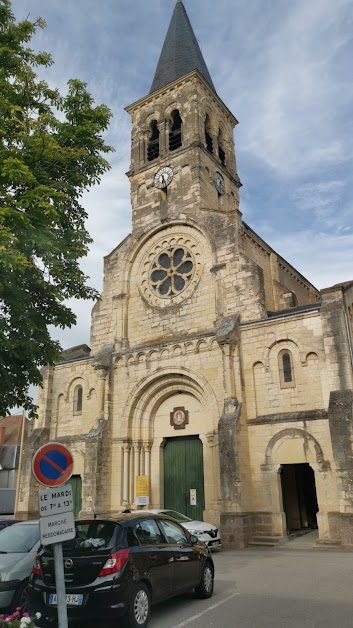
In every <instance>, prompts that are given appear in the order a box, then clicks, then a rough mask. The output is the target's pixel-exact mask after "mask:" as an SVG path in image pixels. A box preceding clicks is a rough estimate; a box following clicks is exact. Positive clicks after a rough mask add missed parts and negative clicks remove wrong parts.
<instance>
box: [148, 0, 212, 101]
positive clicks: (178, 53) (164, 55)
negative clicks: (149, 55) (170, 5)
mask: <svg viewBox="0 0 353 628" xmlns="http://www.w3.org/2000/svg"><path fill="white" fill-rule="evenodd" d="M192 70H198V71H199V72H200V74H201V75H202V76H203V78H204V79H206V81H207V82H208V83H209V84H210V85H211V87H212V88H213V89H215V88H214V85H213V83H212V79H211V76H210V73H209V71H208V69H207V66H206V63H205V60H204V58H203V56H202V52H201V50H200V47H199V44H198V43H197V39H196V37H195V34H194V31H193V29H192V26H191V24H190V20H189V18H188V15H187V13H186V10H185V7H184V5H183V2H182V0H177V2H176V5H175V9H174V13H173V17H172V20H171V22H170V25H169V29H168V32H167V36H166V38H165V41H164V44H163V48H162V52H161V56H160V58H159V61H158V65H157V70H156V73H155V76H154V79H153V83H152V87H151V91H150V93H152V92H155V91H156V90H157V89H161V88H162V87H165V85H168V84H169V83H173V81H176V80H177V79H178V78H180V77H181V76H184V75H185V74H188V73H189V72H191V71H192ZM215 91H216V90H215Z"/></svg>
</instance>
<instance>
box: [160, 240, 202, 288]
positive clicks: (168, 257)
mask: <svg viewBox="0 0 353 628" xmlns="http://www.w3.org/2000/svg"><path fill="white" fill-rule="evenodd" d="M194 269H195V262H194V259H193V256H192V254H191V253H190V251H188V250H187V249H186V248H185V247H181V246H175V247H170V248H168V249H165V250H164V251H163V252H162V253H160V254H159V255H158V257H157V258H156V259H155V261H154V262H153V264H152V266H151V271H150V282H151V286H152V289H153V290H154V292H155V293H156V294H157V295H158V296H160V297H173V296H175V295H177V294H179V293H180V292H182V291H183V290H184V289H185V288H186V287H187V286H188V285H189V284H190V281H191V280H192V278H193V275H194Z"/></svg>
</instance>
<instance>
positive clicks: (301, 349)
mask: <svg viewBox="0 0 353 628" xmlns="http://www.w3.org/2000/svg"><path fill="white" fill-rule="evenodd" d="M285 343H288V344H289V343H292V345H294V346H295V347H296V349H297V351H298V355H299V358H300V360H301V362H305V359H306V355H307V354H308V353H317V354H319V353H320V354H321V350H320V349H318V347H316V346H315V347H309V348H308V346H307V345H304V344H303V341H302V339H301V338H299V337H296V335H295V334H293V335H292V336H291V338H280V339H279V340H276V341H274V342H273V343H272V344H271V345H270V346H269V348H268V351H269V352H270V351H271V350H272V349H273V347H274V346H275V345H277V344H283V345H285ZM283 348H285V347H283Z"/></svg>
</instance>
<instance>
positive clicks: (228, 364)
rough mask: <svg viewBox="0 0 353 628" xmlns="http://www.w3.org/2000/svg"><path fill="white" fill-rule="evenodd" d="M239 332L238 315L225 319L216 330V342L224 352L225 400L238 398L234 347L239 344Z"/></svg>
mask: <svg viewBox="0 0 353 628" xmlns="http://www.w3.org/2000/svg"><path fill="white" fill-rule="evenodd" d="M238 332H239V317H238V316H236V315H233V316H226V317H225V318H223V319H222V321H221V322H220V324H219V325H218V327H217V329H216V340H217V342H218V344H219V346H220V348H221V350H222V361H223V381H224V398H225V400H227V399H234V398H235V397H236V394H235V393H236V391H235V375H234V367H233V362H234V347H235V345H236V342H237V338H238Z"/></svg>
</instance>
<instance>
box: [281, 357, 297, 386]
mask: <svg viewBox="0 0 353 628" xmlns="http://www.w3.org/2000/svg"><path fill="white" fill-rule="evenodd" d="M278 360H279V365H278V366H279V374H280V380H281V388H291V387H294V386H295V382H294V370H293V362H292V354H291V352H290V351H288V350H287V349H284V350H283V351H281V352H280V354H279V356H278Z"/></svg>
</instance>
